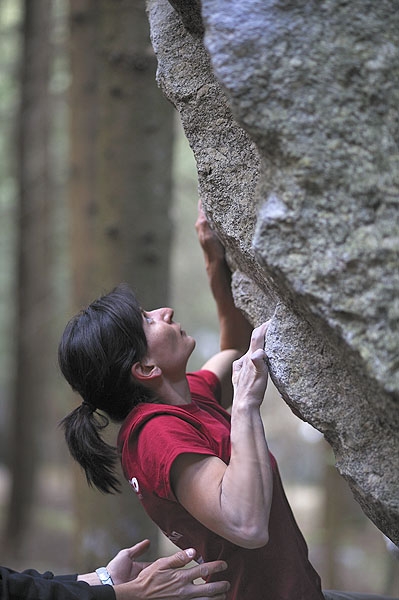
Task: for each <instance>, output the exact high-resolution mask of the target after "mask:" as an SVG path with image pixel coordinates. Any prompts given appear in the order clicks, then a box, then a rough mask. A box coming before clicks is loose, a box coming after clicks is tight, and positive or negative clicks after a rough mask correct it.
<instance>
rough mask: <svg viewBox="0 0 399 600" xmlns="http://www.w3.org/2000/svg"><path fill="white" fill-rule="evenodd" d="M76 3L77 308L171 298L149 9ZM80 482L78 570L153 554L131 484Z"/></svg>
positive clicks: (167, 198)
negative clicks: (113, 488) (140, 546)
mask: <svg viewBox="0 0 399 600" xmlns="http://www.w3.org/2000/svg"><path fill="white" fill-rule="evenodd" d="M70 7H71V40H70V44H71V69H72V86H71V146H70V147H71V165H72V169H71V187H70V208H71V226H72V231H71V242H72V269H73V280H72V281H73V291H72V295H73V305H74V311H76V310H77V309H79V308H81V307H82V305H84V304H86V303H87V302H89V301H90V300H92V299H93V298H94V297H96V296H97V295H98V294H100V293H102V292H103V291H106V290H109V289H110V288H112V287H113V286H114V285H116V284H117V283H119V282H120V281H127V282H128V283H130V284H131V285H132V287H134V289H135V290H136V291H137V292H138V295H139V298H140V300H141V302H142V303H143V305H146V306H155V305H159V304H165V303H167V301H168V283H169V254H170V235H171V225H170V204H171V156H172V143H173V110H172V107H171V106H170V105H169V104H168V103H167V101H166V100H165V99H164V98H163V96H162V94H161V92H160V91H159V90H158V89H157V86H156V83H155V57H154V55H153V52H152V48H151V46H150V42H149V25H148V21H147V17H146V14H145V5H144V2H132V1H131V0H129V1H120V2H117V3H116V2H114V1H112V0H101V1H100V2H99V1H97V0H84V2H83V1H82V0H70ZM116 433H117V428H113V430H112V432H111V433H110V435H109V438H108V440H109V441H111V442H112V443H115V439H116ZM122 480H123V478H122ZM75 482H76V499H77V515H78V524H77V525H78V526H77V540H76V541H77V543H76V548H77V552H78V561H79V563H78V564H79V566H80V568H82V567H84V566H85V565H86V566H87V568H91V567H92V566H93V564H98V563H99V561H100V562H101V561H104V560H105V559H106V558H107V557H110V556H111V555H112V553H113V552H116V551H117V550H118V549H120V548H121V547H123V546H126V545H131V544H132V543H134V542H135V541H138V540H140V539H143V538H146V537H148V538H149V539H151V541H152V554H151V556H152V557H154V555H155V554H156V553H157V538H158V534H157V531H156V527H155V526H154V525H153V524H152V523H151V521H150V520H149V519H148V517H147V516H146V514H145V513H144V510H143V509H142V507H141V506H139V504H138V501H137V499H136V497H135V495H134V494H133V493H132V491H131V489H130V488H129V486H128V484H127V483H124V492H123V493H122V494H121V495H117V496H102V495H100V494H99V493H98V492H97V491H93V490H90V489H89V488H88V487H87V484H86V480H85V478H84V477H83V475H82V473H81V472H80V470H76V478H75ZM150 558H151V557H150Z"/></svg>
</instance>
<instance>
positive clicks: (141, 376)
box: [131, 362, 162, 384]
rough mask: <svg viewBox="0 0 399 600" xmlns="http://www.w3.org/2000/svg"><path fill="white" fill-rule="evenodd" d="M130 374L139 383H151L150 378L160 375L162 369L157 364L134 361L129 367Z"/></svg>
mask: <svg viewBox="0 0 399 600" xmlns="http://www.w3.org/2000/svg"><path fill="white" fill-rule="evenodd" d="M131 372H132V375H133V377H134V378H135V379H137V380H138V381H140V383H144V384H145V383H146V382H148V383H151V381H152V380H154V379H156V378H158V377H160V376H161V375H162V371H161V369H160V368H159V367H157V365H146V364H145V363H143V362H135V363H134V364H133V365H132V369H131Z"/></svg>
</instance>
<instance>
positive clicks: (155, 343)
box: [143, 308, 195, 380]
mask: <svg viewBox="0 0 399 600" xmlns="http://www.w3.org/2000/svg"><path fill="white" fill-rule="evenodd" d="M143 328H144V333H145V337H146V339H147V353H146V357H145V359H146V361H148V362H149V363H151V364H153V365H157V366H158V367H159V368H160V369H162V373H163V375H164V376H165V377H168V378H169V379H171V380H177V379H178V378H181V377H182V376H184V375H185V372H186V367H187V361H188V359H189V357H190V355H191V353H192V351H193V350H194V347H195V340H194V338H192V337H191V336H189V335H187V334H186V332H185V331H184V330H182V329H181V327H180V323H174V321H173V309H171V308H157V309H156V310H151V311H143Z"/></svg>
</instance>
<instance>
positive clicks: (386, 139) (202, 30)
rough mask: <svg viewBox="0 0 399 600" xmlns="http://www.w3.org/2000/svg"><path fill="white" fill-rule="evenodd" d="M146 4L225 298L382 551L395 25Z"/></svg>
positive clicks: (391, 11)
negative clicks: (318, 437)
mask: <svg viewBox="0 0 399 600" xmlns="http://www.w3.org/2000/svg"><path fill="white" fill-rule="evenodd" d="M147 5H148V13H149V19H150V25H151V32H152V42H153V46H154V49H155V52H156V54H157V58H158V80H159V83H160V85H161V87H162V89H163V91H164V93H165V95H166V96H167V97H168V98H169V99H170V100H171V102H173V104H174V105H175V106H176V108H177V110H178V111H179V113H180V117H181V120H182V123H183V126H184V129H185V133H186V135H187V138H188V140H189V142H190V145H191V148H192V149H193V152H194V155H195V158H196V161H197V167H198V179H199V188H200V194H201V197H202V199H203V203H204V206H205V208H206V212H207V214H208V216H209V218H210V219H211V220H212V221H213V222H214V224H215V226H216V227H217V229H218V231H219V233H220V235H221V237H222V239H223V241H224V243H225V245H226V248H227V249H228V252H229V257H230V258H231V261H232V264H233V265H234V268H235V269H236V272H235V275H234V293H235V299H236V302H237V304H238V305H239V306H240V307H241V308H242V309H243V310H244V311H245V312H246V314H247V315H248V316H249V318H250V319H251V321H252V322H253V324H258V323H260V322H261V321H262V320H264V319H265V318H269V317H272V324H271V327H270V331H269V334H268V339H267V348H266V350H267V352H268V355H269V358H270V365H271V373H272V377H273V381H274V383H275V384H276V386H277V388H278V389H279V391H280V393H281V395H282V396H283V398H284V399H285V400H286V402H287V403H288V404H289V405H291V406H292V407H294V408H295V409H296V410H297V411H299V413H300V414H301V415H302V417H303V418H304V419H305V420H306V421H308V422H310V423H311V424H312V425H313V426H315V427H316V428H317V429H319V430H320V431H321V432H323V433H324V435H325V437H326V438H327V440H328V441H329V442H330V444H331V445H332V447H333V449H334V452H335V456H336V464H337V468H338V470H339V472H340V473H341V474H342V475H343V476H344V477H345V479H346V480H347V481H348V482H349V484H350V486H351V489H352V491H353V493H354V496H355V498H356V499H357V501H358V502H359V503H360V505H361V506H362V508H363V510H364V511H365V513H366V514H367V515H368V516H369V518H370V519H372V520H373V521H374V522H375V524H376V525H377V527H379V529H381V530H382V531H383V532H384V533H385V534H386V535H387V536H388V537H389V538H390V539H391V540H392V541H393V542H394V543H396V544H399V477H398V475H399V368H398V367H399V335H398V330H399V326H398V323H399V109H398V107H399V11H397V10H395V8H394V7H393V3H392V2H391V1H389V0H380V1H379V2H378V3H377V2H375V1H374V0H353V1H349V0H325V1H323V2H319V1H316V0H315V1H310V2H309V1H308V0H306V1H305V0H298V1H296V2H292V1H291V0H274V1H273V0H270V1H269V0H240V1H238V0H234V1H233V2H232V1H231V0H202V7H200V5H199V2H197V1H196V0H192V1H191V2H188V1H187V0H173V6H172V4H169V3H168V2H167V0H148V2H147ZM188 7H191V8H192V11H190V10H189V9H188Z"/></svg>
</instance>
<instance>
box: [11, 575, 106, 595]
mask: <svg viewBox="0 0 399 600" xmlns="http://www.w3.org/2000/svg"><path fill="white" fill-rule="evenodd" d="M54 598H57V600H115V592H114V590H113V588H112V586H110V585H93V586H91V585H89V584H88V583H86V582H85V581H76V575H63V576H59V577H54V575H53V574H52V573H50V572H48V571H47V572H46V573H43V574H41V573H38V572H37V571H34V570H28V571H23V572H22V573H19V572H17V571H12V570H11V569H7V568H5V567H0V600H53V599H54Z"/></svg>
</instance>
